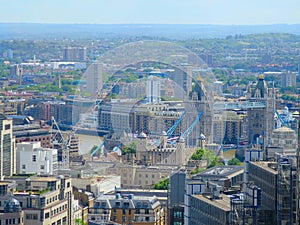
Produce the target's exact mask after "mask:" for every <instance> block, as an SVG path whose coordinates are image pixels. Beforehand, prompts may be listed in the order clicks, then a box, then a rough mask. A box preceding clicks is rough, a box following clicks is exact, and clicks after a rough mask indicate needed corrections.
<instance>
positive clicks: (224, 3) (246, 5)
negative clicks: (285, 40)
mask: <svg viewBox="0 0 300 225" xmlns="http://www.w3.org/2000/svg"><path fill="white" fill-rule="evenodd" d="M299 12H300V0H0V22H1V23H59V24H61V23H62V24H69V23H84V24H85V23H88V24H220V25H231V24H235V25H245V24H250V25H256V24H279V23H280V24H281V23H283V24H300V13H299Z"/></svg>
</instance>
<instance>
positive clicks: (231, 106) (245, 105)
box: [213, 101, 266, 111]
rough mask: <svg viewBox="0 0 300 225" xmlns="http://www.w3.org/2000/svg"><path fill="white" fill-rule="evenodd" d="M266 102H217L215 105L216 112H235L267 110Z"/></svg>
mask: <svg viewBox="0 0 300 225" xmlns="http://www.w3.org/2000/svg"><path fill="white" fill-rule="evenodd" d="M265 107H266V104H265V102H250V101H242V102H215V103H214V105H213V109H214V111H220V110H235V109H237V110H238V109H257V108H265Z"/></svg>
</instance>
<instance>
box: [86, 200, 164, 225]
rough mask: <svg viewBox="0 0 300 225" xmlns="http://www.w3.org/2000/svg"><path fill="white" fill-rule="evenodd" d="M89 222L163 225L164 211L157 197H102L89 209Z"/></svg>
mask: <svg viewBox="0 0 300 225" xmlns="http://www.w3.org/2000/svg"><path fill="white" fill-rule="evenodd" d="M89 221H92V222H93V221H95V222H97V223H100V222H101V223H104V224H105V223H108V222H110V221H112V222H116V223H119V224H124V225H129V224H132V225H142V224H149V225H163V224H165V221H164V210H163V208H162V206H161V204H160V202H159V200H158V199H157V197H155V196H153V197H146V196H138V197H137V196H134V195H132V194H130V195H128V196H121V195H120V194H116V195H103V196H101V197H99V198H97V199H96V200H95V203H94V206H93V207H92V208H90V209H89Z"/></svg>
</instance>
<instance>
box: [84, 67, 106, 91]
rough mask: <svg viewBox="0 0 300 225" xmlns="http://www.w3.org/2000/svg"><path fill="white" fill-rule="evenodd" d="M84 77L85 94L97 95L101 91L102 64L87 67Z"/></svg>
mask: <svg viewBox="0 0 300 225" xmlns="http://www.w3.org/2000/svg"><path fill="white" fill-rule="evenodd" d="M85 76H86V90H87V92H88V93H90V94H91V95H92V96H94V95H97V93H98V92H99V91H100V90H101V89H102V86H103V74H102V64H101V63H92V64H90V65H89V66H88V67H87V70H86V72H85Z"/></svg>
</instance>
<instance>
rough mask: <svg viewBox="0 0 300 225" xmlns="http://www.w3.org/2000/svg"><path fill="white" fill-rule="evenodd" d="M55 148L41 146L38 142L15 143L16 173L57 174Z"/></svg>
mask: <svg viewBox="0 0 300 225" xmlns="http://www.w3.org/2000/svg"><path fill="white" fill-rule="evenodd" d="M57 166H58V165H57V149H50V148H43V147H41V143H40V142H23V143H19V144H17V173H18V174H21V173H25V174H30V173H31V174H32V173H33V174H37V175H57Z"/></svg>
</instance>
